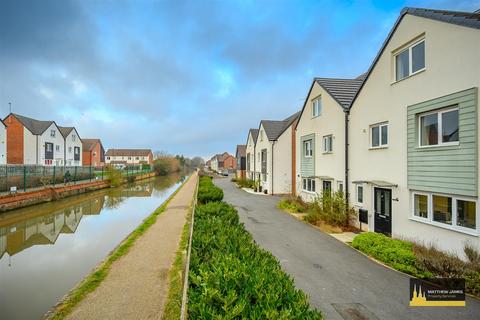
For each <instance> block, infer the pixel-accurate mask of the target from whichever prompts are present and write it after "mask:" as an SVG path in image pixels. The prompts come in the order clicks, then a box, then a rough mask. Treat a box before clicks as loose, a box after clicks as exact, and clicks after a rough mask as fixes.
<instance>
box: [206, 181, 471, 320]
mask: <svg viewBox="0 0 480 320" xmlns="http://www.w3.org/2000/svg"><path fill="white" fill-rule="evenodd" d="M214 182H215V183H216V184H217V185H218V186H219V187H221V188H222V189H223V190H224V194H225V198H224V200H225V201H226V202H229V203H231V204H232V205H234V206H235V207H236V208H237V210H238V213H239V215H240V220H241V222H243V223H244V224H245V227H246V229H247V230H248V231H249V232H250V233H251V234H252V236H253V238H254V240H255V241H256V242H257V243H258V244H259V245H260V246H261V247H262V248H264V249H266V250H268V251H270V252H271V253H272V254H273V255H274V256H275V257H276V258H277V259H278V260H279V261H280V264H281V265H282V268H283V270H285V271H286V272H287V273H288V274H290V275H291V276H292V277H293V279H294V281H295V285H296V286H297V288H299V289H302V290H303V291H304V292H305V293H307V294H308V295H309V298H310V304H311V305H312V306H313V307H315V308H317V309H318V310H320V311H322V313H323V314H324V316H325V318H326V319H328V320H330V319H333V320H346V319H347V320H352V319H357V320H373V319H386V320H397V319H398V320H409V319H412V320H413V319H415V320H421V319H432V320H433V319H435V320H451V319H477V320H478V319H480V301H478V300H475V299H472V298H469V297H467V302H466V307H409V306H408V303H409V278H410V277H409V276H407V275H405V274H402V273H400V272H397V271H395V270H392V269H389V268H386V267H384V266H382V265H380V264H378V263H376V262H374V261H372V260H371V259H369V258H368V257H366V256H365V255H363V254H361V253H359V252H357V251H356V250H354V249H353V248H351V247H349V246H348V245H346V244H345V243H343V242H341V241H339V240H337V239H335V238H333V237H332V236H330V235H328V234H325V233H323V232H321V231H319V230H317V229H315V228H313V227H312V226H310V225H308V224H306V223H304V222H302V221H299V220H297V219H296V218H294V217H292V216H291V215H289V214H288V213H285V212H283V211H281V210H279V209H277V207H276V205H277V203H278V201H279V200H280V198H279V197H276V196H269V197H264V196H258V195H252V194H249V193H247V192H245V191H243V190H241V189H239V188H237V187H236V186H235V185H234V183H232V182H230V179H225V178H221V179H215V180H214Z"/></svg>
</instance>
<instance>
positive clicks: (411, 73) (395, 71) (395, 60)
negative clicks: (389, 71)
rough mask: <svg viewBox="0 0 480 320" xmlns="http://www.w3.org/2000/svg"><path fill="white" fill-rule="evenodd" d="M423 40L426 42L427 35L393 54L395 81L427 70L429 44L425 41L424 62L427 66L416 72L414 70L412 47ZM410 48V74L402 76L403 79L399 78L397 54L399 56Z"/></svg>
mask: <svg viewBox="0 0 480 320" xmlns="http://www.w3.org/2000/svg"><path fill="white" fill-rule="evenodd" d="M421 42H425V37H423V38H421V39H419V40H417V41H415V42H413V43H412V44H409V45H408V46H406V47H405V48H403V49H401V50H399V51H398V52H395V53H394V54H393V82H394V83H395V82H398V81H402V80H404V79H407V78H409V77H411V76H414V75H416V74H417V73H420V72H422V71H425V69H426V68H427V45H426V43H425V52H424V57H425V61H424V64H425V66H424V67H423V68H422V69H419V70H417V71H415V72H412V65H413V64H412V62H413V61H412V56H413V55H412V48H413V47H415V46H416V45H417V44H420V43H421ZM407 50H408V75H406V76H405V77H403V78H401V79H398V80H397V56H399V55H400V54H402V53H404V52H405V51H407Z"/></svg>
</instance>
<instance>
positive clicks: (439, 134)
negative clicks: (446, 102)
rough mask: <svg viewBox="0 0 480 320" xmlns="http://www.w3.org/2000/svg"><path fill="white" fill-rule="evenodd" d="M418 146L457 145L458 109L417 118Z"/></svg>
mask: <svg viewBox="0 0 480 320" xmlns="http://www.w3.org/2000/svg"><path fill="white" fill-rule="evenodd" d="M418 122H419V127H420V128H419V134H420V136H419V144H420V146H422V147H423V146H435V145H448V144H457V143H458V141H459V123H458V107H455V108H449V109H445V110H440V111H435V112H430V113H427V114H423V115H420V116H419V121H418Z"/></svg>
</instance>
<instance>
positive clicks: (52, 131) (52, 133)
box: [50, 129, 55, 138]
mask: <svg viewBox="0 0 480 320" xmlns="http://www.w3.org/2000/svg"><path fill="white" fill-rule="evenodd" d="M50 137H52V138H55V130H53V129H52V130H50Z"/></svg>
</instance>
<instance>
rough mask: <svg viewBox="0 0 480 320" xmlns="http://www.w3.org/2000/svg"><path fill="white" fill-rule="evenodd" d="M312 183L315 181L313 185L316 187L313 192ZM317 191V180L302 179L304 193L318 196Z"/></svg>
mask: <svg viewBox="0 0 480 320" xmlns="http://www.w3.org/2000/svg"><path fill="white" fill-rule="evenodd" d="M312 181H313V184H314V185H315V188H314V190H312ZM308 182H310V190H309V189H308ZM304 185H305V186H306V188H304ZM316 190H317V181H316V180H315V178H302V191H303V192H306V193H311V194H316Z"/></svg>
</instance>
